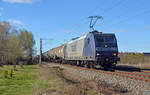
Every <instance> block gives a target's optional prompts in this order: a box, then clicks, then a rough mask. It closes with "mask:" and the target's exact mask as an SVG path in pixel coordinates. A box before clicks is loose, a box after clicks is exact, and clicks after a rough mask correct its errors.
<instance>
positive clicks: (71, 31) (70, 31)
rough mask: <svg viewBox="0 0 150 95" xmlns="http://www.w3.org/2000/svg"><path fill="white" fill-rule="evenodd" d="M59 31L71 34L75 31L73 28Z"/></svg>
mask: <svg viewBox="0 0 150 95" xmlns="http://www.w3.org/2000/svg"><path fill="white" fill-rule="evenodd" d="M61 32H64V33H66V34H71V33H73V32H75V31H74V30H63V31H61Z"/></svg>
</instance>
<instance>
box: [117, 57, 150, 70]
mask: <svg viewBox="0 0 150 95" xmlns="http://www.w3.org/2000/svg"><path fill="white" fill-rule="evenodd" d="M119 57H120V62H118V64H131V65H137V66H139V67H147V66H148V67H150V56H144V55H143V54H122V55H119Z"/></svg>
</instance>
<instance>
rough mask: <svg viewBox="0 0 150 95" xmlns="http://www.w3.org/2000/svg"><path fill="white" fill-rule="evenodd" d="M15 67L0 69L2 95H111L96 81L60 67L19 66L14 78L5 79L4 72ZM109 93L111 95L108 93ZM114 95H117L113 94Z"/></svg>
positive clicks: (0, 90) (0, 92) (0, 91)
mask: <svg viewBox="0 0 150 95" xmlns="http://www.w3.org/2000/svg"><path fill="white" fill-rule="evenodd" d="M12 68H13V66H4V67H0V95H109V94H110V93H115V92H114V91H109V90H110V89H108V88H107V87H105V88H104V89H103V91H102V90H101V88H102V87H103V85H101V86H102V87H101V86H100V87H99V85H98V83H97V82H96V81H94V80H86V79H81V78H79V77H77V76H74V75H71V74H69V73H68V72H66V70H64V69H62V68H60V67H49V65H47V64H43V65H39V66H38V65H26V66H24V68H20V67H19V66H17V70H18V71H15V72H14V76H13V78H11V77H8V78H4V76H3V72H4V71H5V70H8V71H9V72H10V70H11V69H12ZM106 92H107V93H108V92H109V94H107V93H106ZM113 95H116V93H115V94H113Z"/></svg>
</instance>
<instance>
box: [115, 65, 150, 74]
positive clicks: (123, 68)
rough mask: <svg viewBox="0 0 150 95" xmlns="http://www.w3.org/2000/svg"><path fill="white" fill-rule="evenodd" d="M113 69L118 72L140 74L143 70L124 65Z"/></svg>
mask: <svg viewBox="0 0 150 95" xmlns="http://www.w3.org/2000/svg"><path fill="white" fill-rule="evenodd" d="M114 69H115V70H119V71H126V72H141V71H142V70H143V69H141V68H138V67H134V66H126V65H121V66H120V65H118V66H116V67H115V68H114ZM149 70H150V69H149Z"/></svg>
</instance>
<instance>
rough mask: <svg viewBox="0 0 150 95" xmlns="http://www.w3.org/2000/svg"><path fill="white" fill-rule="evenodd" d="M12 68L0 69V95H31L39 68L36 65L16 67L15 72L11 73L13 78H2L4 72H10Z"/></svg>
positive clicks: (4, 67)
mask: <svg viewBox="0 0 150 95" xmlns="http://www.w3.org/2000/svg"><path fill="white" fill-rule="evenodd" d="M12 68H13V66H3V67H0V95H32V93H33V91H34V90H35V89H34V86H35V84H36V83H37V82H38V78H39V72H38V69H39V67H38V66H36V65H29V66H24V68H22V69H21V68H20V67H19V66H17V71H14V72H13V74H14V75H13V77H12V78H11V77H10V76H8V78H4V75H3V73H4V71H5V70H8V72H10V70H11V69H12Z"/></svg>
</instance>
